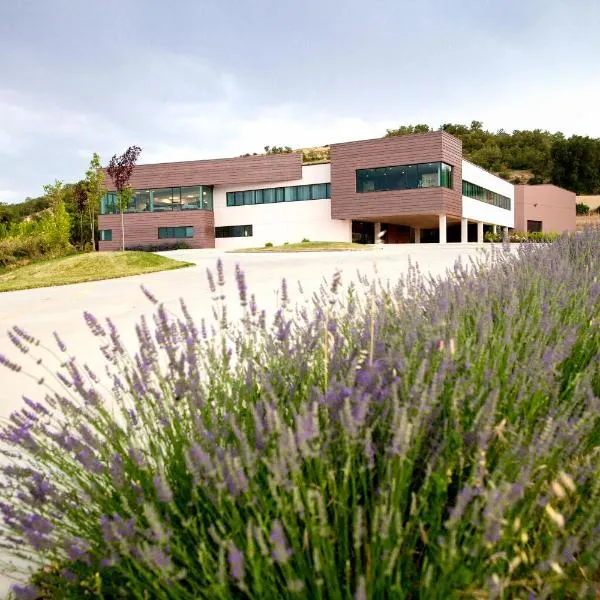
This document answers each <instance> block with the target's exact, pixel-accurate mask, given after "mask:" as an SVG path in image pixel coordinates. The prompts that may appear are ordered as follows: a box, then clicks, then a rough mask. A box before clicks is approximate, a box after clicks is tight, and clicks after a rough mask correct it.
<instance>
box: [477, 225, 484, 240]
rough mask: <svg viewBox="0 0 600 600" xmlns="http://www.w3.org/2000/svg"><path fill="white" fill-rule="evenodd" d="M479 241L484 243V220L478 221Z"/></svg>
mask: <svg viewBox="0 0 600 600" xmlns="http://www.w3.org/2000/svg"><path fill="white" fill-rule="evenodd" d="M477 243H478V244H483V221H477Z"/></svg>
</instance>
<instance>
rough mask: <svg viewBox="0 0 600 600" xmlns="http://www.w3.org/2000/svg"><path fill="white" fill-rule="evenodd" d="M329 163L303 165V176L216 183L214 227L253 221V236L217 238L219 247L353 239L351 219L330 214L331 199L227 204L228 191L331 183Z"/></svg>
mask: <svg viewBox="0 0 600 600" xmlns="http://www.w3.org/2000/svg"><path fill="white" fill-rule="evenodd" d="M330 173H331V171H330V165H329V164H322V165H308V166H303V167H302V179H300V180H295V181H282V182H279V183H277V184H273V183H266V184H257V185H234V186H215V188H214V190H213V207H214V214H215V227H222V226H224V225H252V229H253V231H252V237H247V238H217V239H216V240H215V247H216V248H225V249H235V248H252V247H258V246H264V245H265V244H266V243H267V242H271V243H272V244H274V245H275V246H277V245H279V244H284V243H285V242H289V243H295V242H301V241H302V240H303V239H304V238H306V239H309V240H311V241H320V242H325V241H326V242H350V241H352V222H351V221H342V220H338V219H332V218H331V200H329V199H325V200H303V201H299V202H279V203H276V204H256V205H253V206H227V197H226V194H227V192H235V191H243V190H258V189H263V188H274V187H285V186H290V185H306V184H310V183H329V182H330V181H331V174H330Z"/></svg>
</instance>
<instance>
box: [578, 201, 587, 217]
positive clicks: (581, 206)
mask: <svg viewBox="0 0 600 600" xmlns="http://www.w3.org/2000/svg"><path fill="white" fill-rule="evenodd" d="M575 214H578V215H589V214H590V207H589V206H588V205H587V204H584V203H583V202H578V203H577V204H576V205H575Z"/></svg>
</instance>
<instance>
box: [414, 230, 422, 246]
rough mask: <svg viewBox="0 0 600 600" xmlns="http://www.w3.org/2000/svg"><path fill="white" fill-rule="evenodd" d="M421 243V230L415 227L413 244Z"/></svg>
mask: <svg viewBox="0 0 600 600" xmlns="http://www.w3.org/2000/svg"><path fill="white" fill-rule="evenodd" d="M420 243H421V228H420V227H415V244H420Z"/></svg>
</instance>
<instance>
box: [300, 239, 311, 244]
mask: <svg viewBox="0 0 600 600" xmlns="http://www.w3.org/2000/svg"><path fill="white" fill-rule="evenodd" d="M302 243H303V244H308V243H310V240H309V239H308V238H303V239H302Z"/></svg>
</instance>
